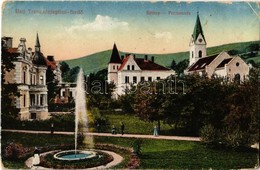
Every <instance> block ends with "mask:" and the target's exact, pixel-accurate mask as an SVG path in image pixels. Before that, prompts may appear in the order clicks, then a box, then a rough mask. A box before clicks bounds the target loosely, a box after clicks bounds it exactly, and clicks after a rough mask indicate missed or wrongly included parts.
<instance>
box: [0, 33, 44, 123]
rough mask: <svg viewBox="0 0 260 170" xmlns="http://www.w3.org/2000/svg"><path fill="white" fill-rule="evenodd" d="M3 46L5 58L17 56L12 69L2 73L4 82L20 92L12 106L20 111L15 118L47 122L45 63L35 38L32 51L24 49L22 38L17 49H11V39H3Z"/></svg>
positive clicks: (24, 40)
mask: <svg viewBox="0 0 260 170" xmlns="http://www.w3.org/2000/svg"><path fill="white" fill-rule="evenodd" d="M2 41H3V42H4V47H5V48H6V49H7V52H8V55H9V56H5V57H12V55H16V56H17V61H15V62H14V65H15V68H14V69H12V70H11V71H9V72H6V74H5V82H4V83H6V84H8V83H12V84H13V83H15V84H17V86H18V91H19V93H20V96H19V97H15V98H14V102H13V103H14V104H15V105H16V108H18V109H19V113H18V114H19V115H18V117H19V118H20V119H21V120H28V119H48V118H49V113H48V102H47V91H48V90H47V85H46V70H47V60H46V58H45V57H44V55H43V54H42V52H41V49H40V48H41V46H40V42H39V38H38V34H37V37H36V44H35V52H32V49H31V48H28V49H27V48H26V44H25V42H26V39H25V38H21V39H20V43H19V45H18V48H13V47H12V38H11V37H3V38H2Z"/></svg>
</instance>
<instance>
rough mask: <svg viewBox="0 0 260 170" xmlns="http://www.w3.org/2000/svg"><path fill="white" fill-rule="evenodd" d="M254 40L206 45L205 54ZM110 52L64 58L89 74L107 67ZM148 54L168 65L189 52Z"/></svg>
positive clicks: (140, 56) (236, 47)
mask: <svg viewBox="0 0 260 170" xmlns="http://www.w3.org/2000/svg"><path fill="white" fill-rule="evenodd" d="M256 42H258V41H250V42H239V43H231V44H224V45H220V46H215V47H208V48H207V54H208V55H212V54H216V53H220V52H222V51H229V50H238V51H240V50H241V49H245V48H246V47H247V46H249V45H250V44H252V43H256ZM111 47H112V46H111ZM119 50H120V49H119ZM187 50H188V47H187ZM111 52H112V50H107V51H102V52H98V53H95V54H91V55H88V56H83V57H80V58H77V59H72V60H66V61H65V62H67V63H68V64H69V66H70V67H71V68H73V67H75V66H79V67H81V68H83V70H84V71H85V74H90V73H92V72H97V71H99V70H102V69H105V68H107V64H108V62H109V59H110V56H111ZM124 54H125V52H120V55H124ZM143 56H144V54H136V57H138V58H143ZM149 56H154V57H155V62H156V63H158V64H160V65H163V66H166V67H169V66H170V65H171V63H172V60H173V59H174V60H175V61H176V63H178V62H180V61H182V60H184V59H188V58H189V53H188V51H185V52H179V53H170V54H149ZM258 61H259V60H258Z"/></svg>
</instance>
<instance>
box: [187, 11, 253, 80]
mask: <svg viewBox="0 0 260 170" xmlns="http://www.w3.org/2000/svg"><path fill="white" fill-rule="evenodd" d="M206 45H207V43H206V39H205V36H204V34H203V30H202V26H201V23H200V18H199V14H197V20H196V24H195V27H194V31H193V34H192V37H191V41H190V59H189V61H190V62H189V67H188V68H187V69H186V70H185V73H186V74H193V73H199V74H207V76H208V77H209V78H210V77H212V76H219V77H224V78H226V79H227V80H229V81H233V80H234V79H236V80H238V81H243V80H245V79H246V78H247V76H248V74H249V66H248V65H247V64H246V63H245V62H244V61H243V60H242V59H241V58H240V57H239V56H230V55H229V54H228V53H227V52H224V51H223V52H221V53H219V54H215V55H211V56H207V51H206V50H207V48H206Z"/></svg>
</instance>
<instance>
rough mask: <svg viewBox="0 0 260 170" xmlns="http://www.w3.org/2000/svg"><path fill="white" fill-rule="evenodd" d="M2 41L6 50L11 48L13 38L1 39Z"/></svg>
mask: <svg viewBox="0 0 260 170" xmlns="http://www.w3.org/2000/svg"><path fill="white" fill-rule="evenodd" d="M2 39H3V40H4V41H5V45H6V47H7V48H12V47H13V38H12V37H3V38H2Z"/></svg>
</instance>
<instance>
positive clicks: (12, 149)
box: [5, 143, 27, 160]
mask: <svg viewBox="0 0 260 170" xmlns="http://www.w3.org/2000/svg"><path fill="white" fill-rule="evenodd" d="M26 152H27V149H25V148H24V147H23V146H22V144H19V143H10V144H9V145H8V146H6V148H5V156H6V158H8V159H11V160H16V159H18V158H20V157H22V155H24V154H25V153H26Z"/></svg>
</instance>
